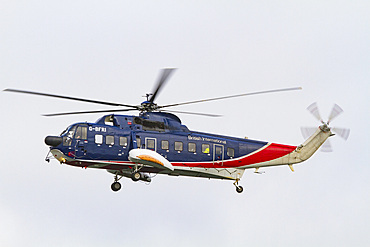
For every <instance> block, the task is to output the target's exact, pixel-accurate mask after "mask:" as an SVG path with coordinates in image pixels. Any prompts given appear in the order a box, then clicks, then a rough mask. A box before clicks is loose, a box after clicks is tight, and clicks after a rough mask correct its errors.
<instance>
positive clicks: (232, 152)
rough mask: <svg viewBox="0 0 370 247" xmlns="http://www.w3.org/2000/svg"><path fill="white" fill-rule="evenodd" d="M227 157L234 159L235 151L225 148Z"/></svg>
mask: <svg viewBox="0 0 370 247" xmlns="http://www.w3.org/2000/svg"><path fill="white" fill-rule="evenodd" d="M227 156H229V157H234V156H235V150H234V149H233V148H227Z"/></svg>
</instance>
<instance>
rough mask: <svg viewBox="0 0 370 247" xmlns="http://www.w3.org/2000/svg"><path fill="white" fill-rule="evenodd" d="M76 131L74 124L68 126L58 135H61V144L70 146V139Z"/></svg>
mask: <svg viewBox="0 0 370 247" xmlns="http://www.w3.org/2000/svg"><path fill="white" fill-rule="evenodd" d="M75 131H76V125H75V126H69V127H68V128H67V129H66V130H64V131H63V132H62V133H61V134H60V136H62V137H63V146H71V144H72V139H73V136H74V134H75Z"/></svg>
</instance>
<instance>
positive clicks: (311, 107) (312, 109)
mask: <svg viewBox="0 0 370 247" xmlns="http://www.w3.org/2000/svg"><path fill="white" fill-rule="evenodd" d="M307 110H308V111H309V112H311V114H312V115H313V116H314V117H315V118H316V119H317V120H319V121H320V122H321V123H324V121H323V120H322V118H321V115H320V112H319V108H318V107H317V103H316V102H315V103H312V104H311V105H309V106H308V107H307Z"/></svg>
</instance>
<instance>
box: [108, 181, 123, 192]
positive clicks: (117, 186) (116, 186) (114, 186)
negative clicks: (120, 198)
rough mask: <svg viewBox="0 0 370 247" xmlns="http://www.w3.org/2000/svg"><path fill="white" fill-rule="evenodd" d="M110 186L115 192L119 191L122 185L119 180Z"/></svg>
mask: <svg viewBox="0 0 370 247" xmlns="http://www.w3.org/2000/svg"><path fill="white" fill-rule="evenodd" d="M110 187H111V189H112V190H113V191H114V192H117V191H119V190H120V189H121V187H122V186H121V184H120V183H119V182H114V183H113V184H112V185H111V186H110Z"/></svg>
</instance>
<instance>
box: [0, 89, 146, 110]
mask: <svg viewBox="0 0 370 247" xmlns="http://www.w3.org/2000/svg"><path fill="white" fill-rule="evenodd" d="M4 91H5V92H12V93H24V94H33V95H38V96H46V97H53V98H60V99H67V100H75V101H82V102H88V103H94V104H101V105H110V106H125V107H131V108H135V109H139V107H138V106H133V105H126V104H121V103H112V102H107V101H99V100H91V99H83V98H76V97H70V96H62V95H56V94H48V93H39V92H32V91H24V90H18V89H11V88H8V89H5V90H4Z"/></svg>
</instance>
